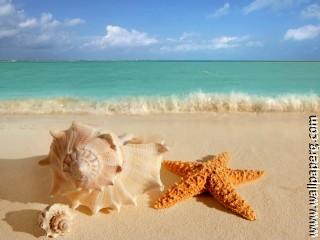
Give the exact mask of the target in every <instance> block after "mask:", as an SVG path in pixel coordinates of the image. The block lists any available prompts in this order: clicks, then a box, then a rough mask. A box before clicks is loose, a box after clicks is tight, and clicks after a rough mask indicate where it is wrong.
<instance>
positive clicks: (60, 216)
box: [38, 204, 73, 238]
mask: <svg viewBox="0 0 320 240" xmlns="http://www.w3.org/2000/svg"><path fill="white" fill-rule="evenodd" d="M38 220H39V226H40V227H41V228H42V229H43V230H44V231H45V232H46V236H47V237H53V238H55V237H58V236H60V235H64V234H65V233H68V232H70V231H71V225H72V220H73V213H72V212H71V209H70V208H69V207H68V206H67V205H63V204H53V205H51V206H48V207H46V208H45V209H44V210H43V211H42V212H41V213H40V215H39V219H38Z"/></svg>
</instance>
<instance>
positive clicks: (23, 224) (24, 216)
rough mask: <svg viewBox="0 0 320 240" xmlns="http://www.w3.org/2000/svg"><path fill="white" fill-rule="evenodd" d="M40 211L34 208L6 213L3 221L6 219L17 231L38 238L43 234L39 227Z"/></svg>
mask: <svg viewBox="0 0 320 240" xmlns="http://www.w3.org/2000/svg"><path fill="white" fill-rule="evenodd" d="M39 213H40V211H39V210H34V209H23V210H19V211H12V212H8V213H6V216H5V218H4V219H3V221H6V222H7V223H8V224H9V225H10V226H11V228H12V230H13V231H15V232H24V233H28V234H30V235H32V236H34V237H36V238H38V237H40V236H42V235H43V232H42V230H41V229H40V228H39V227H38V224H37V223H38V216H39Z"/></svg>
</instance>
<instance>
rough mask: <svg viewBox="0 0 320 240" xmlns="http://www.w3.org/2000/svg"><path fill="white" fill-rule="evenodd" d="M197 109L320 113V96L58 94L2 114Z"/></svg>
mask: <svg viewBox="0 0 320 240" xmlns="http://www.w3.org/2000/svg"><path fill="white" fill-rule="evenodd" d="M196 112H320V96H319V95H316V94H310V95H293V94H290V95H281V96H275V97H268V96H257V95H249V94H243V93H230V94H218V93H202V92H198V93H192V94H189V95H186V96H158V97H155V96H153V97H151V96H150V97H127V98H121V99H108V100H92V99H91V100H88V99H83V98H72V97H56V98H45V99H39V98H38V99H20V100H1V101H0V114H52V113H94V114H107V115H112V114H149V113H196Z"/></svg>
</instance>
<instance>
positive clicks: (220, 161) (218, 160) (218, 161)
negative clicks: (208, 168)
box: [207, 152, 230, 166]
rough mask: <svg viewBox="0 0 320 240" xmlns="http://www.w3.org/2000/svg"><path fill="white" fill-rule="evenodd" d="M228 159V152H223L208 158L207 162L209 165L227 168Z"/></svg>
mask: <svg viewBox="0 0 320 240" xmlns="http://www.w3.org/2000/svg"><path fill="white" fill-rule="evenodd" d="M229 159H230V154H229V153H228V152H223V153H220V154H218V155H215V156H212V157H210V158H209V159H208V161H207V162H208V164H209V165H214V166H227V164H228V162H229Z"/></svg>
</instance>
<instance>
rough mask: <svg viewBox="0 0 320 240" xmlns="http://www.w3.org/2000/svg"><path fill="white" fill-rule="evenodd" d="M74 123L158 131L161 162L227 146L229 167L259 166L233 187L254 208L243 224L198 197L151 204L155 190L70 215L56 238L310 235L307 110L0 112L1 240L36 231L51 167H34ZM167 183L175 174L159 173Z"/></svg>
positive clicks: (111, 239) (141, 132)
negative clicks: (253, 176) (108, 208)
mask: <svg viewBox="0 0 320 240" xmlns="http://www.w3.org/2000/svg"><path fill="white" fill-rule="evenodd" d="M73 120H76V121H80V122H84V123H87V124H91V125H95V126H98V127H101V128H102V129H104V130H106V131H112V132H115V133H117V134H121V133H125V132H128V133H133V134H136V135H145V136H146V135H161V136H162V137H163V138H164V139H165V140H166V141H167V143H168V145H169V147H170V150H169V152H168V153H166V154H165V159H176V160H184V161H193V160H197V159H200V158H202V157H205V156H207V155H212V154H217V153H220V152H223V151H228V152H230V154H231V160H230V164H229V166H230V167H231V168H239V169H262V170H265V172H266V174H265V176H263V177H262V178H261V179H260V180H258V181H255V182H253V183H249V184H244V185H241V186H239V187H237V191H238V192H239V193H240V194H241V196H242V197H243V198H244V199H246V200H247V201H248V202H249V203H250V204H251V206H252V207H253V209H254V210H255V211H256V214H257V220H255V221H248V220H245V219H243V218H241V217H239V216H237V215H235V214H233V213H231V212H230V211H228V210H226V209H225V208H223V207H222V206H221V205H220V204H219V203H218V202H217V201H216V200H215V199H214V198H213V197H211V196H210V195H204V196H199V197H194V198H192V199H189V200H186V201H184V202H181V203H179V204H177V205H175V206H173V207H171V208H168V209H164V210H156V209H153V208H152V203H153V201H154V200H155V199H157V198H158V197H159V196H160V195H161V192H151V193H148V194H145V195H142V196H141V197H140V198H139V201H138V206H137V207H132V206H125V207H123V208H122V209H121V211H120V212H119V213H117V212H115V211H112V212H109V213H107V212H100V213H98V214H97V215H94V216H91V215H90V214H89V212H88V211H87V210H86V209H84V208H81V209H79V210H77V211H76V218H75V221H74V225H73V230H72V232H71V233H70V234H68V235H66V236H64V237H61V238H60V239H78V240H85V239H88V240H89V239H109V240H115V239H116V240H121V239H140V240H144V239H146V240H147V239H148V240H149V239H153V240H158V239H159V240H160V239H161V240H162V239H170V240H178V239H184V240H188V239H190V240H191V239H192V240H194V239H202V240H205V239H210V240H214V239H226V240H228V239H245V240H250V239H260V240H263V239H282V240H283V239H290V240H294V239H306V238H307V236H308V205H307V204H308V202H307V197H308V193H307V189H306V183H307V176H308V155H307V151H308V148H307V143H308V114H305V113H259V114H257V113H217V114H215V113H211V114H207V113H203V114H169V115H147V116H128V115H117V116H103V115H62V114H60V115H1V116H0V219H1V220H0V239H21V240H24V239H37V238H40V239H42V238H45V237H43V233H42V231H41V230H40V229H39V227H38V226H37V215H38V214H39V211H40V210H42V209H43V208H45V207H46V206H47V205H48V204H49V203H51V202H53V201H54V199H50V198H49V192H50V184H51V173H50V172H49V168H48V167H47V166H40V165H38V161H39V160H40V159H42V158H43V157H44V156H45V155H46V154H47V153H48V150H49V146H50V142H51V136H50V135H49V132H48V131H49V129H57V130H60V129H61V130H62V129H66V128H68V127H69V126H70V124H71V122H72V121H73ZM161 178H162V181H163V183H164V184H165V188H168V187H169V186H170V185H171V184H173V183H174V182H175V181H177V180H178V177H177V176H175V175H174V174H172V173H170V172H168V171H167V170H165V169H162V172H161Z"/></svg>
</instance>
